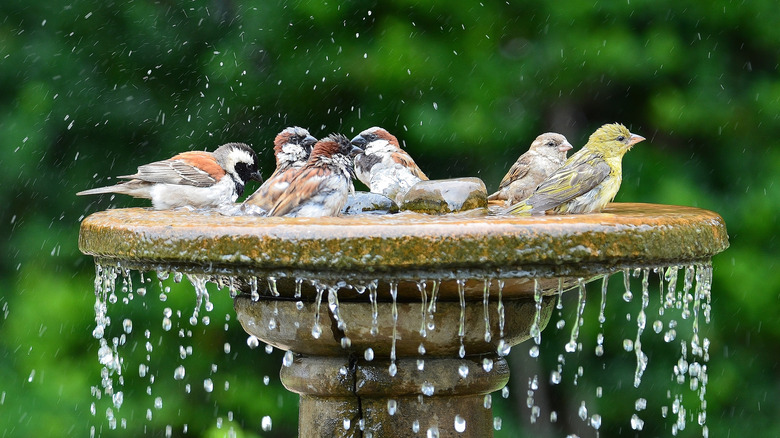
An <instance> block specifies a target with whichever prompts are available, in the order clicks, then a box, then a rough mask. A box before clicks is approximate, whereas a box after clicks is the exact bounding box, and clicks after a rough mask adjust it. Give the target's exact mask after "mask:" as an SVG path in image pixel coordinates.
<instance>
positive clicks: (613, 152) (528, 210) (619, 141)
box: [506, 123, 645, 214]
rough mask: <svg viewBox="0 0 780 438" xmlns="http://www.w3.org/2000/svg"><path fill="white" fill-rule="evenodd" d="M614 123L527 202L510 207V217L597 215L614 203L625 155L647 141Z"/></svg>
mask: <svg viewBox="0 0 780 438" xmlns="http://www.w3.org/2000/svg"><path fill="white" fill-rule="evenodd" d="M644 139H645V138H644V137H642V136H641V135H636V134H632V133H631V132H629V131H628V128H626V127H625V126H623V125H621V124H619V123H613V124H609V125H604V126H602V127H601V128H599V129H597V130H596V132H594V133H593V134H591V136H590V138H589V139H588V143H587V144H586V145H585V146H583V147H582V149H580V150H579V151H578V152H577V153H575V154H574V155H572V156H571V157H569V159H568V160H566V162H565V163H564V164H563V166H561V167H560V168H559V169H558V170H557V171H555V172H554V173H553V174H552V175H550V176H549V177H548V178H547V179H546V180H544V181H543V182H542V183H541V184H540V185H539V187H537V188H536V190H535V191H534V193H533V194H532V195H531V196H530V197H529V198H528V199H526V200H525V201H522V202H519V203H517V204H514V205H512V206H510V207H509V208H508V209H507V210H506V212H507V213H510V214H544V213H545V212H547V211H552V212H553V213H559V214H565V213H597V212H600V211H601V209H603V208H604V206H606V205H607V203H609V202H611V201H612V200H613V199H614V198H615V195H616V194H617V192H618V190H619V189H620V182H621V180H622V178H623V167H622V162H623V155H625V153H626V152H628V150H629V149H631V147H632V146H634V145H635V144H637V143H639V142H640V141H642V140H644Z"/></svg>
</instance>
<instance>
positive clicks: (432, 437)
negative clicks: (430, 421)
mask: <svg viewBox="0 0 780 438" xmlns="http://www.w3.org/2000/svg"><path fill="white" fill-rule="evenodd" d="M425 438H439V428H438V427H436V426H431V427H429V428H428V430H427V431H426V432H425Z"/></svg>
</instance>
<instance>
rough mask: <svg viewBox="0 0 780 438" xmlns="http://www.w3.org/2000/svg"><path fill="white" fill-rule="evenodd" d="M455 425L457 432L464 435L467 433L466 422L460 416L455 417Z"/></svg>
mask: <svg viewBox="0 0 780 438" xmlns="http://www.w3.org/2000/svg"><path fill="white" fill-rule="evenodd" d="M453 425H454V426H455V431H456V432H458V433H463V432H465V431H466V420H465V419H464V418H463V417H461V416H460V415H455V421H454V423H453Z"/></svg>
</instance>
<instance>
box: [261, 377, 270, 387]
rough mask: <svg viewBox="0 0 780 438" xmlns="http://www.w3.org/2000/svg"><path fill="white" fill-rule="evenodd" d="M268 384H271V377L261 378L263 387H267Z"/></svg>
mask: <svg viewBox="0 0 780 438" xmlns="http://www.w3.org/2000/svg"><path fill="white" fill-rule="evenodd" d="M269 383H271V377H269V376H263V385H265V386H268V384H269Z"/></svg>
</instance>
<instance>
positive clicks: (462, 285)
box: [457, 278, 466, 359]
mask: <svg viewBox="0 0 780 438" xmlns="http://www.w3.org/2000/svg"><path fill="white" fill-rule="evenodd" d="M457 283H458V300H459V301H460V319H459V320H458V339H459V340H460V349H459V350H458V356H460V357H461V359H462V358H464V357H466V346H465V345H464V344H463V338H464V337H465V336H466V280H464V279H462V278H459V279H458V280H457Z"/></svg>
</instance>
